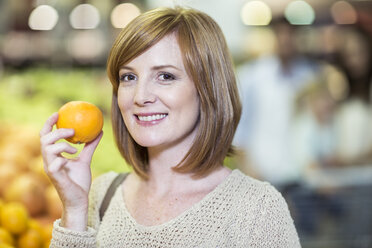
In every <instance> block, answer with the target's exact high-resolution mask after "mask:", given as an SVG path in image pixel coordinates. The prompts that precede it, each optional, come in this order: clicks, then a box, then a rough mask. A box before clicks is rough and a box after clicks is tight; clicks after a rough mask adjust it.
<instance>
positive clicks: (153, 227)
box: [115, 169, 239, 231]
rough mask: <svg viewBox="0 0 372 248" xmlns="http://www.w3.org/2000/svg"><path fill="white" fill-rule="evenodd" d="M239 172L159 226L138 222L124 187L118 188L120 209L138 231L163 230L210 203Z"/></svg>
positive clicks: (233, 173) (234, 171) (229, 176)
mask: <svg viewBox="0 0 372 248" xmlns="http://www.w3.org/2000/svg"><path fill="white" fill-rule="evenodd" d="M238 172H239V170H236V169H234V170H232V171H231V173H230V174H229V175H228V176H227V177H226V178H225V179H224V180H223V181H222V182H221V183H219V184H218V185H217V186H216V187H215V188H214V189H213V190H212V191H211V192H209V193H208V194H206V195H205V196H204V197H203V198H202V199H201V200H200V201H198V202H196V203H194V204H193V205H192V206H191V207H190V208H188V209H186V210H185V211H183V212H182V213H180V214H178V215H177V216H176V217H174V218H172V219H170V220H167V221H165V222H164V223H161V224H157V225H151V226H147V225H143V224H140V223H138V222H137V220H136V219H135V218H134V217H133V216H132V214H131V213H130V212H129V210H128V208H127V205H126V203H125V200H124V199H125V197H124V191H123V190H122V187H118V188H117V190H116V192H115V194H119V195H118V196H117V197H118V198H117V199H118V201H119V204H120V209H122V210H123V213H124V214H125V215H126V216H127V217H128V219H129V220H130V222H131V223H132V224H133V225H134V226H136V227H137V228H138V229H142V230H149V231H150V230H156V229H162V228H164V227H166V226H170V225H172V224H173V223H175V222H177V221H179V220H180V219H182V218H184V217H185V216H186V215H188V214H189V213H192V212H193V211H194V210H196V209H200V208H201V207H202V206H203V205H205V203H206V202H208V201H209V200H210V199H211V198H213V197H214V196H215V195H218V193H219V192H220V191H221V190H222V189H223V188H224V185H226V184H227V183H228V182H229V181H230V180H231V178H233V176H234V175H235V174H236V173H238Z"/></svg>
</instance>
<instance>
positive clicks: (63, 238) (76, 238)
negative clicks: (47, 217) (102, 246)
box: [49, 219, 97, 248]
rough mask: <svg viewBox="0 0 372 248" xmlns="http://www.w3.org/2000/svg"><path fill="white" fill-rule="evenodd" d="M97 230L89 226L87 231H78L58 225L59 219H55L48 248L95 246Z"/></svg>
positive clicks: (87, 247) (90, 247) (93, 247)
mask: <svg viewBox="0 0 372 248" xmlns="http://www.w3.org/2000/svg"><path fill="white" fill-rule="evenodd" d="M96 235H97V232H96V230H94V229H93V228H91V227H88V230H87V231H84V232H79V231H72V230H70V229H67V228H64V227H61V226H60V219H58V220H56V221H55V222H54V225H53V233H52V236H53V238H52V241H51V243H50V246H49V247H50V248H62V247H66V248H67V247H79V248H95V247H96V246H97V245H96Z"/></svg>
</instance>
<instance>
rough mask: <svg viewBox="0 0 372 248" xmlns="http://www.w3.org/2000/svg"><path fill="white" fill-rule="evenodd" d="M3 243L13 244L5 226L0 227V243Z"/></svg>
mask: <svg viewBox="0 0 372 248" xmlns="http://www.w3.org/2000/svg"><path fill="white" fill-rule="evenodd" d="M2 243H5V244H8V245H13V243H14V239H13V236H12V235H11V234H10V232H8V231H7V230H6V229H5V228H2V227H0V244H2Z"/></svg>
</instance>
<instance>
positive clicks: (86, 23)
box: [70, 4, 100, 29]
mask: <svg viewBox="0 0 372 248" xmlns="http://www.w3.org/2000/svg"><path fill="white" fill-rule="evenodd" d="M99 22H100V16H99V12H98V9H97V8H96V7H94V6H93V5H91V4H80V5H78V6H76V7H75V8H74V9H73V10H72V11H71V14H70V24H71V26H72V27H73V28H75V29H94V28H96V27H97V26H98V24H99Z"/></svg>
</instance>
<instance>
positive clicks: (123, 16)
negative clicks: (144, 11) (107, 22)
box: [111, 3, 141, 28]
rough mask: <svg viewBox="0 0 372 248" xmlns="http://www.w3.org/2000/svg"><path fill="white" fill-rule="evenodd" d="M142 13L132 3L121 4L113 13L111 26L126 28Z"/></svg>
mask: <svg viewBox="0 0 372 248" xmlns="http://www.w3.org/2000/svg"><path fill="white" fill-rule="evenodd" d="M140 13H141V11H140V9H139V8H138V7H137V6H136V5H134V4H132V3H122V4H119V5H117V6H116V7H115V8H114V9H113V10H112V12H111V24H112V26H114V27H115V28H124V27H125V26H126V25H127V24H128V23H129V22H130V21H132V20H133V19H134V18H136V17H137V16H138V15H139V14H140Z"/></svg>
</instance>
